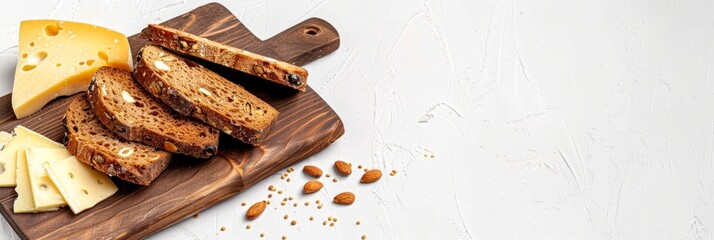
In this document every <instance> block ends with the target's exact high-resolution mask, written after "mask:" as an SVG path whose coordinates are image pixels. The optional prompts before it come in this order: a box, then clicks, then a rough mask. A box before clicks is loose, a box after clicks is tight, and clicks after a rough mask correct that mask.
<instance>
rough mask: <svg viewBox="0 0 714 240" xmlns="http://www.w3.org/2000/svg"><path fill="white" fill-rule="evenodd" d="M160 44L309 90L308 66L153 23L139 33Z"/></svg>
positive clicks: (296, 87)
mask: <svg viewBox="0 0 714 240" xmlns="http://www.w3.org/2000/svg"><path fill="white" fill-rule="evenodd" d="M139 37H140V38H144V39H147V40H150V41H151V42H152V43H154V44H157V45H159V46H162V47H165V48H168V49H171V50H173V51H176V52H178V53H181V54H186V55H190V56H194V57H197V58H201V59H204V60H207V61H209V62H213V63H217V64H220V65H223V66H226V67H229V68H233V69H235V70H238V71H241V72H244V73H247V74H250V75H254V76H258V77H260V78H263V79H266V80H270V81H272V82H276V83H278V84H282V85H285V86H288V87H292V88H295V89H297V90H300V91H303V92H304V91H305V89H306V86H307V70H305V69H304V68H301V67H298V66H295V65H292V64H290V63H286V62H283V61H278V60H275V59H272V58H269V57H264V56H261V55H259V54H255V53H251V52H248V51H245V50H242V49H239V48H235V47H231V46H228V45H225V44H221V43H218V42H214V41H211V40H208V39H205V38H202V37H199V36H196V35H193V34H190V33H187V32H183V31H181V30H177V29H173V28H168V27H164V26H160V25H154V24H149V26H148V27H146V28H145V29H144V30H142V31H141V34H140V35H139Z"/></svg>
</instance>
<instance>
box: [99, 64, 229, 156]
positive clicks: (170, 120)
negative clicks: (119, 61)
mask: <svg viewBox="0 0 714 240" xmlns="http://www.w3.org/2000/svg"><path fill="white" fill-rule="evenodd" d="M87 96H88V98H89V104H90V105H92V109H93V110H94V114H96V116H97V118H98V119H99V121H100V122H102V123H103V124H104V126H106V127H107V128H109V129H110V130H112V131H113V132H114V134H116V135H117V136H119V137H121V138H123V139H124V140H129V141H134V142H140V143H143V144H146V145H149V146H152V147H156V148H161V149H164V150H166V151H169V152H172V153H181V154H186V155H190V156H193V157H197V158H207V157H211V156H213V155H215V154H216V150H217V149H218V135H219V132H218V130H216V129H213V128H211V127H209V126H208V125H205V124H203V123H201V122H199V121H196V120H194V119H191V118H189V117H185V116H182V115H180V114H178V113H177V112H175V111H174V110H173V109H171V108H169V107H168V106H166V105H165V104H163V103H162V102H160V101H158V100H155V99H154V98H153V97H152V96H151V95H150V94H149V93H148V92H146V91H145V90H144V89H143V88H142V87H141V85H139V83H137V82H136V81H134V78H133V77H132V76H131V73H130V72H128V71H125V70H122V69H118V68H113V67H102V68H99V70H97V72H96V73H95V74H94V76H93V77H92V81H91V82H90V84H89V90H87Z"/></svg>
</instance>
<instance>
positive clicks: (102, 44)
mask: <svg viewBox="0 0 714 240" xmlns="http://www.w3.org/2000/svg"><path fill="white" fill-rule="evenodd" d="M19 35H20V41H19V46H18V48H19V55H18V61H17V68H16V69H15V82H14V85H13V89H12V91H13V94H12V108H13V110H14V112H15V116H16V117H17V118H23V117H26V116H28V115H30V114H32V113H34V112H37V111H38V110H40V109H41V108H42V107H43V106H45V105H46V104H47V103H48V102H50V101H51V100H52V99H55V98H57V97H58V96H66V95H71V94H73V93H77V92H81V91H85V90H87V86H89V81H90V80H91V77H92V75H93V74H94V72H96V71H97V69H99V67H101V66H107V65H108V66H113V67H117V68H121V69H125V70H129V71H130V70H131V66H132V64H131V63H132V59H131V53H130V48H129V41H128V40H127V38H126V36H125V35H124V34H121V33H119V32H116V31H113V30H110V29H107V28H103V27H99V26H95V25H91V24H86V23H78V22H68V21H59V20H27V21H22V22H21V23H20V34H19Z"/></svg>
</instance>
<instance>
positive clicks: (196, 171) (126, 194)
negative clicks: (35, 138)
mask: <svg viewBox="0 0 714 240" xmlns="http://www.w3.org/2000/svg"><path fill="white" fill-rule="evenodd" d="M162 25H165V26H169V27H173V28H178V29H182V30H184V31H187V32H190V33H193V34H196V35H199V36H202V37H206V38H209V39H212V40H215V41H218V42H222V43H225V44H228V45H232V46H236V47H240V48H244V49H246V50H249V51H252V52H256V53H260V54H263V55H266V56H269V57H272V58H275V59H280V60H283V61H286V62H290V63H293V64H296V65H304V64H306V63H309V62H311V61H314V60H316V59H318V58H320V57H322V56H324V55H326V54H329V53H331V52H333V51H335V50H336V49H337V48H338V47H339V35H338V34H337V31H336V30H335V29H334V28H333V27H332V26H331V25H330V24H329V23H327V22H325V21H324V20H321V19H317V18H312V19H308V20H306V21H304V22H302V23H300V24H298V25H296V26H294V27H292V28H290V29H288V30H285V31H284V32H282V33H280V34H278V35H276V36H275V37H272V38H270V39H267V40H265V41H261V40H260V39H258V38H257V37H255V35H253V34H252V33H251V32H250V31H249V30H248V29H247V28H246V27H245V26H244V25H243V24H241V22H240V21H238V19H237V18H236V17H235V16H234V15H233V14H231V13H230V11H228V10H227V9H226V8H225V7H223V6H222V5H220V4H217V3H211V4H208V5H204V6H201V7H199V8H197V9H194V10H192V11H190V12H188V13H186V14H183V15H181V16H179V17H176V18H174V19H171V20H168V21H166V22H164V23H162ZM129 42H130V44H131V46H132V51H133V53H134V54H136V52H137V51H138V49H139V48H140V47H141V46H142V45H143V44H144V43H145V42H144V41H143V40H141V39H138V38H136V36H132V37H129ZM202 64H205V65H207V67H209V68H212V69H214V70H215V71H216V72H218V73H219V74H221V75H222V76H224V77H226V78H227V79H229V80H231V81H234V82H236V83H239V84H241V85H243V86H244V87H245V88H246V89H248V90H249V91H251V92H253V93H254V94H256V95H257V96H258V97H260V98H262V99H264V100H265V101H267V102H268V103H270V104H271V105H273V106H274V107H275V108H277V109H278V111H280V112H281V114H280V116H279V118H278V120H277V121H276V123H275V126H274V127H273V128H272V129H271V132H270V133H269V134H268V136H267V137H266V139H265V140H264V141H263V143H261V145H259V146H256V147H251V146H249V145H246V144H243V143H241V142H239V141H238V140H235V139H233V138H230V137H227V136H225V135H222V136H221V139H220V145H219V149H220V150H219V151H220V152H219V154H218V155H216V156H215V157H214V158H211V159H210V160H197V159H193V158H190V157H185V156H175V157H174V161H173V163H172V164H171V166H170V167H169V168H168V169H167V170H166V171H165V172H164V173H163V174H162V175H161V176H159V178H157V179H156V180H155V181H154V182H153V183H152V184H151V185H150V186H148V187H140V186H138V185H133V184H130V183H126V182H123V181H120V180H115V183H117V185H118V186H119V188H120V190H119V192H118V193H117V194H116V195H114V196H112V197H111V198H110V199H107V200H105V201H103V202H101V203H100V204H98V205H97V206H95V207H94V208H92V209H90V210H88V211H85V212H82V213H80V214H79V215H74V214H72V213H71V211H68V210H67V209H62V210H60V211H58V212H52V213H42V214H14V213H13V212H12V205H13V201H14V199H15V197H16V194H15V192H14V189H12V188H0V204H1V205H2V208H0V212H1V213H2V215H3V216H4V217H5V218H6V219H7V220H8V222H9V223H10V225H11V226H12V227H13V229H14V230H15V231H16V232H17V233H18V236H20V238H22V239H57V238H67V239H106V238H119V239H140V238H144V237H146V236H148V235H150V234H152V233H154V232H156V231H159V230H161V229H163V228H166V227H168V226H170V225H171V224H174V223H176V222H178V221H180V220H182V219H184V218H186V217H188V216H190V215H192V214H194V213H196V212H199V211H200V210H203V209H206V208H208V207H211V206H213V205H215V204H217V203H219V202H221V201H223V200H225V199H227V198H229V197H231V196H234V195H236V194H238V193H240V192H242V191H243V190H245V189H246V188H248V187H250V186H251V185H254V184H255V183H257V182H259V181H261V180H263V179H264V178H266V177H267V176H270V175H271V174H273V173H275V172H276V171H278V170H279V169H282V168H284V167H286V166H289V165H291V164H294V163H296V162H298V161H300V160H302V159H305V158H306V157H308V156H310V155H313V154H315V153H317V152H319V151H321V150H322V149H324V148H326V147H327V146H328V145H330V144H331V143H332V142H334V141H335V140H337V138H339V137H340V136H342V134H343V133H344V127H343V125H342V121H341V120H340V118H339V117H338V116H337V114H336V113H335V112H334V111H333V110H332V109H331V108H330V106H329V105H328V104H327V103H326V102H325V101H324V100H323V99H322V98H320V96H319V95H318V94H317V93H315V91H313V90H312V89H311V88H309V87H308V89H307V91H306V92H304V93H300V92H297V91H295V90H293V89H289V88H287V87H283V86H280V85H277V84H273V83H270V82H267V81H263V80H259V79H254V78H253V77H252V76H247V75H245V74H241V73H239V72H236V71H231V70H229V69H226V68H223V67H220V66H216V65H213V64H208V63H205V62H202ZM71 98H73V96H71V97H65V98H61V99H58V100H55V101H52V102H51V103H50V104H49V105H47V106H45V108H43V110H42V111H40V112H38V113H36V114H33V115H32V116H30V117H27V118H23V119H20V120H17V119H15V117H14V115H13V113H12V108H11V104H10V96H9V95H8V96H4V97H2V98H0V130H4V131H9V130H12V129H13V128H14V126H16V125H18V124H22V125H24V126H26V127H28V128H30V129H33V130H35V131H37V132H39V133H42V134H44V135H46V136H48V137H50V138H52V139H54V140H57V141H60V140H61V138H62V134H63V133H62V127H61V122H60V119H61V117H62V115H63V114H64V111H65V109H66V107H67V104H68V103H69V100H70V99H71Z"/></svg>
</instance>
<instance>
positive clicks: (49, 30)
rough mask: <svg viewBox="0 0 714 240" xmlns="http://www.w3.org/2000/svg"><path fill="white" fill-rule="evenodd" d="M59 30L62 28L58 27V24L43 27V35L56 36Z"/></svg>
mask: <svg viewBox="0 0 714 240" xmlns="http://www.w3.org/2000/svg"><path fill="white" fill-rule="evenodd" d="M60 30H62V27H60V25H59V23H53V24H50V25H47V26H45V34H46V35H47V36H49V37H54V36H57V34H59V31H60Z"/></svg>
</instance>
